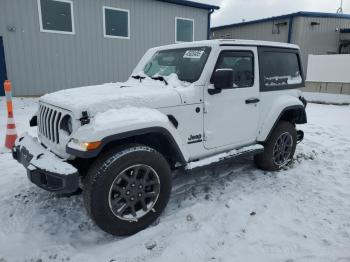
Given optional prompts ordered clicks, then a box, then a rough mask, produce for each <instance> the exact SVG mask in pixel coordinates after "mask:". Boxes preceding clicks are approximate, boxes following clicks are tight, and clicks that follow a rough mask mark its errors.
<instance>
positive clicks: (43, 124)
mask: <svg viewBox="0 0 350 262" xmlns="http://www.w3.org/2000/svg"><path fill="white" fill-rule="evenodd" d="M63 115H64V113H63V112H61V111H60V110H59V109H57V108H54V107H51V106H47V105H44V104H40V105H39V112H38V132H39V133H40V134H41V135H42V136H44V137H45V138H46V139H48V140H49V141H51V142H53V143H56V144H59V142H60V137H59V126H60V122H61V119H62V116H63Z"/></svg>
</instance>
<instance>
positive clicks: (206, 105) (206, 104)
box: [203, 102, 208, 114]
mask: <svg viewBox="0 0 350 262" xmlns="http://www.w3.org/2000/svg"><path fill="white" fill-rule="evenodd" d="M203 113H204V114H206V113H208V103H206V102H204V103H203Z"/></svg>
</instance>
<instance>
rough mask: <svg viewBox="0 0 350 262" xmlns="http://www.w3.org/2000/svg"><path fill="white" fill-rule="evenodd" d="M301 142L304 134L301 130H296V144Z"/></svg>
mask: <svg viewBox="0 0 350 262" xmlns="http://www.w3.org/2000/svg"><path fill="white" fill-rule="evenodd" d="M303 140H304V132H303V131H301V130H298V131H297V143H298V144H299V143H300V142H301V141H303Z"/></svg>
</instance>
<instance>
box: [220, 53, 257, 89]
mask: <svg viewBox="0 0 350 262" xmlns="http://www.w3.org/2000/svg"><path fill="white" fill-rule="evenodd" d="M218 69H232V70H233V75H234V86H233V87H236V88H244V87H251V86H253V85H254V54H253V53H252V52H250V51H224V52H222V53H221V54H220V57H219V59H218V62H217V64H216V67H215V71H216V70H218Z"/></svg>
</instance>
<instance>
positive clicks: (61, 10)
mask: <svg viewBox="0 0 350 262" xmlns="http://www.w3.org/2000/svg"><path fill="white" fill-rule="evenodd" d="M38 11H39V23H40V31H41V32H48V33H61V34H74V33H75V32H74V15H73V3H72V1H69V0H38Z"/></svg>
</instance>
